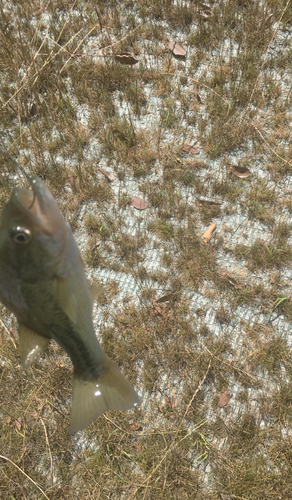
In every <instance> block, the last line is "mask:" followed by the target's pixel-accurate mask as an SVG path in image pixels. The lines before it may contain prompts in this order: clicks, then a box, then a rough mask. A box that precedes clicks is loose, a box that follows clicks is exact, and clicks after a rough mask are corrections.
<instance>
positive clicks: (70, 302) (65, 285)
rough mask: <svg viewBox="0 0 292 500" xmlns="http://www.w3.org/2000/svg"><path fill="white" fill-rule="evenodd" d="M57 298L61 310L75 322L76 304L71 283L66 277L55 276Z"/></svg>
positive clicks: (76, 314)
mask: <svg viewBox="0 0 292 500" xmlns="http://www.w3.org/2000/svg"><path fill="white" fill-rule="evenodd" d="M57 290H58V300H59V304H60V306H61V307H62V309H63V311H64V312H65V313H66V314H67V316H68V317H69V318H70V319H71V321H73V323H76V322H77V316H78V304H77V299H76V296H75V293H74V291H73V290H72V285H71V283H70V280H69V279H68V278H57Z"/></svg>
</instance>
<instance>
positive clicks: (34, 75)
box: [1, 28, 84, 110]
mask: <svg viewBox="0 0 292 500" xmlns="http://www.w3.org/2000/svg"><path fill="white" fill-rule="evenodd" d="M83 30H84V28H81V29H80V30H79V31H77V33H75V35H73V36H72V38H70V40H68V42H67V43H65V45H63V47H61V48H60V50H58V52H56V54H54V55H53V56H52V57H51V58H48V59H47V60H46V61H45V62H44V64H43V65H42V67H41V68H40V69H38V70H37V71H35V73H34V74H33V75H32V76H31V80H32V79H34V81H33V84H32V86H33V85H34V84H35V82H36V81H37V79H38V76H39V74H40V73H41V72H42V70H43V69H44V68H45V67H46V66H47V65H48V64H50V62H52V61H53V60H54V59H55V58H56V57H57V56H58V55H59V54H60V53H61V52H62V51H63V50H64V49H65V47H67V45H69V43H71V42H72V40H74V38H76V37H77V36H78V35H79V33H81V32H82V31H83ZM45 38H47V35H46V37H45ZM25 86H26V83H24V84H23V85H21V87H19V89H18V90H17V91H16V92H14V94H13V95H12V96H11V97H9V99H8V100H7V101H6V102H5V103H4V104H3V106H2V107H1V110H2V109H4V108H5V107H6V106H7V105H8V104H9V103H10V101H12V99H14V97H16V96H17V95H18V94H19V92H21V90H22V89H24V87H25Z"/></svg>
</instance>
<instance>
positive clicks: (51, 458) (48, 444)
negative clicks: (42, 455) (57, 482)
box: [40, 417, 54, 484]
mask: <svg viewBox="0 0 292 500" xmlns="http://www.w3.org/2000/svg"><path fill="white" fill-rule="evenodd" d="M40 421H41V423H42V424H43V427H44V431H45V436H46V443H47V447H48V448H49V455H50V461H51V474H52V484H53V482H54V481H53V472H54V471H53V457H52V453H51V448H50V443H49V438H48V434H47V429H46V426H45V424H44V422H43V419H42V418H41V417H40Z"/></svg>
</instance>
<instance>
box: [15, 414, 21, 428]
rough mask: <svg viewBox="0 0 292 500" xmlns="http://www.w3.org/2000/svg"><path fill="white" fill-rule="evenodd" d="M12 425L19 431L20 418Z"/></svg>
mask: <svg viewBox="0 0 292 500" xmlns="http://www.w3.org/2000/svg"><path fill="white" fill-rule="evenodd" d="M14 425H15V427H16V429H18V430H19V431H20V429H21V418H20V417H18V419H16V420H15V422H14Z"/></svg>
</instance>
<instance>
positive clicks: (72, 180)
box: [68, 173, 80, 193]
mask: <svg viewBox="0 0 292 500" xmlns="http://www.w3.org/2000/svg"><path fill="white" fill-rule="evenodd" d="M76 178H77V176H76V175H73V174H70V173H69V174H68V179H69V183H70V186H71V189H72V191H74V192H75V193H79V191H80V189H79V187H78V186H77V184H76V182H75V179H76Z"/></svg>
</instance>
